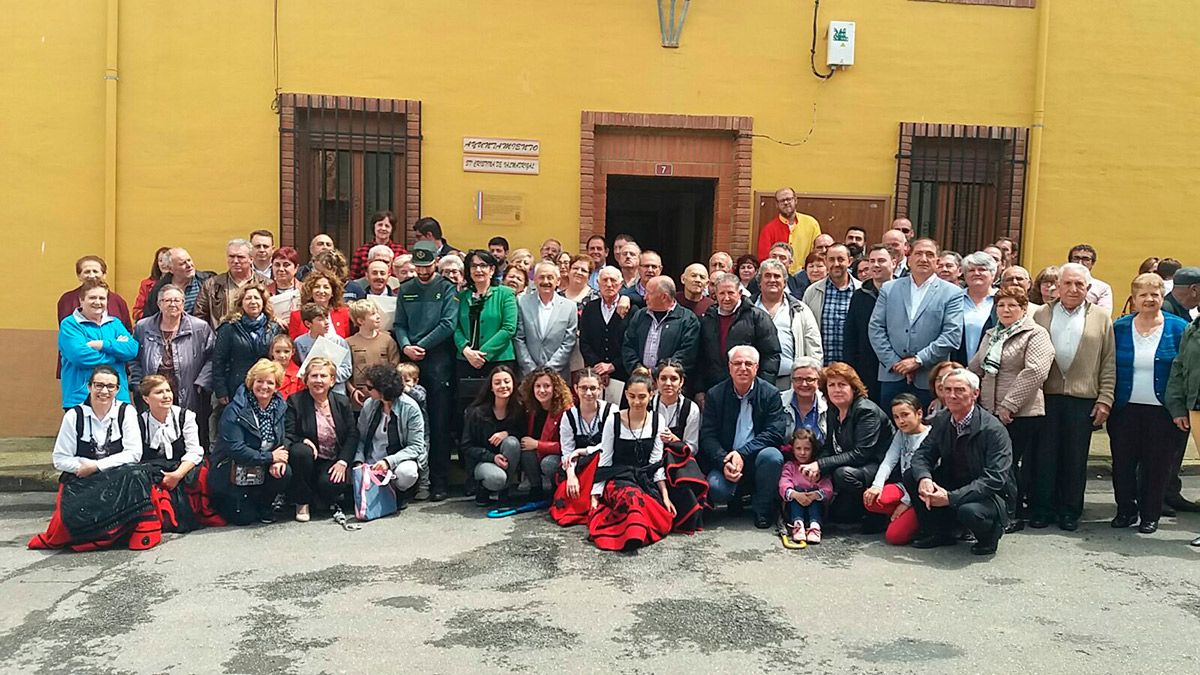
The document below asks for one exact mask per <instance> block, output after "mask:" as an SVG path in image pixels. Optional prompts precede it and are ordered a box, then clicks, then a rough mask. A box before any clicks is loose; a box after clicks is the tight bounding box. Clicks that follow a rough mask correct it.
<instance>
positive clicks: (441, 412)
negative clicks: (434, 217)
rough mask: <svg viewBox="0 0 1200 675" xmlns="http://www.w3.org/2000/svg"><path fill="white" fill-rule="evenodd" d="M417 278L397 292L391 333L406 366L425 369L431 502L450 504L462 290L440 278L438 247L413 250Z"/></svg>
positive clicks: (418, 246) (431, 244) (422, 245)
mask: <svg viewBox="0 0 1200 675" xmlns="http://www.w3.org/2000/svg"><path fill="white" fill-rule="evenodd" d="M412 257H413V265H414V266H415V267H416V276H415V277H413V278H412V279H409V280H408V281H405V282H404V283H402V284H400V288H399V289H398V290H397V294H398V296H399V298H398V300H399V302H397V303H396V321H395V324H394V325H393V332H394V333H395V336H396V344H397V345H398V346H399V347H400V354H401V356H402V358H403V359H404V360H405V361H410V362H412V363H415V364H417V366H418V367H419V368H420V369H421V378H420V382H421V386H423V387H425V395H426V402H427V410H428V413H429V441H430V450H429V474H430V476H429V479H430V483H431V490H430V497H429V498H430V500H431V501H435V502H436V501H442V500H443V499H445V498H446V491H447V484H448V482H449V478H450V447H451V441H450V423H451V420H450V415H451V412H452V410H453V408H454V400H455V394H454V382H455V377H454V365H455V364H454V358H455V354H454V327H455V324H456V323H457V322H458V300H457V299H456V298H455V293H457V292H458V289H457V288H456V287H455V285H454V284H453V283H452V282H451V281H450V280H449V279H446V278H445V277H443V276H442V275H440V274H438V273H437V244H435V243H434V242H432V241H418V242H417V243H416V244H415V245H414V246H413V253H412Z"/></svg>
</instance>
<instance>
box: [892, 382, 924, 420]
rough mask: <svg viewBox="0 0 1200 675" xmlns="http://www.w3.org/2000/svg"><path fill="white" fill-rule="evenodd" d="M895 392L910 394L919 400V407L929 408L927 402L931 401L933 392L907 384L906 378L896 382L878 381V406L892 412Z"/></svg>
mask: <svg viewBox="0 0 1200 675" xmlns="http://www.w3.org/2000/svg"><path fill="white" fill-rule="evenodd" d="M897 394H912V395H913V396H916V397H917V400H918V401H920V402H921V408H922V409H924V410H928V409H929V404H930V403H932V402H933V392H932V391H931V390H929V389H921V388H920V387H918V386H916V385H915V384H909V383H908V381H907V380H899V381H897V382H880V383H879V407H880V408H883V411H884V412H885V413H888V414H889V415H891V413H892V399H894V398H896V395H897Z"/></svg>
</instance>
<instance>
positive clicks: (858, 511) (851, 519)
mask: <svg viewBox="0 0 1200 675" xmlns="http://www.w3.org/2000/svg"><path fill="white" fill-rule="evenodd" d="M876 471H879V464H878V463H875V462H872V463H870V464H867V465H866V466H839V467H838V468H836V469H834V470H833V473H832V475H831V476H830V479H831V480H832V481H833V491H834V493H835V494H836V495H837V496H836V497H835V498H834V500H833V504H830V506H829V515H828V518H829V521H830V522H834V523H856V522H858V521H859V520H861V519H862V517H863V514H864V513H866V509H865V508H863V501H862V496H863V492H864V491H866V489H867V488H868V487H870V486H871V483H872V482H874V480H875V472H876Z"/></svg>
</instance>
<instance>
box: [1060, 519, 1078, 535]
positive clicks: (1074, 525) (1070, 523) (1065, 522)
mask: <svg viewBox="0 0 1200 675" xmlns="http://www.w3.org/2000/svg"><path fill="white" fill-rule="evenodd" d="M1058 529H1060V530H1066V531H1067V532H1074V531H1075V530H1078V529H1079V519H1078V518H1072V517H1071V516H1062V517H1061V518H1059V519H1058Z"/></svg>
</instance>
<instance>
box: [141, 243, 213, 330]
mask: <svg viewBox="0 0 1200 675" xmlns="http://www.w3.org/2000/svg"><path fill="white" fill-rule="evenodd" d="M170 255H171V273H170V274H164V275H162V277H161V278H159V280H158V283H156V284H154V288H152V289H151V290H150V293H149V294H147V295H146V313H145V316H154V315H155V314H158V292H159V290H160V289H161V288H162V287H163V286H166V285H167V284H174V285H175V286H178V287H180V288H182V289H183V311H185V312H187V313H188V314H194V313H195V310H196V298H197V297H198V296H199V295H200V286H201V284H203V283H204V280H205V279H207V278H209V277H211V276H212V275H213V273H212V272H202V271H200V270H198V269H196V265H195V264H194V263H193V262H192V254H191V253H188V251H187V249H186V248H179V247H176V248H173V249H171V251H170Z"/></svg>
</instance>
